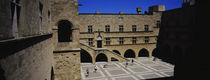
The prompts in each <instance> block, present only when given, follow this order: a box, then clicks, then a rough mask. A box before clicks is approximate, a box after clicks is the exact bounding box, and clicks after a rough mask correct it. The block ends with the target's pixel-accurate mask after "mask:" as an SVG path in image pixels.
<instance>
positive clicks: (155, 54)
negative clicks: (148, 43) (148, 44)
mask: <svg viewBox="0 0 210 80" xmlns="http://www.w3.org/2000/svg"><path fill="white" fill-rule="evenodd" d="M152 56H154V57H157V56H158V49H157V48H155V49H153V51H152Z"/></svg>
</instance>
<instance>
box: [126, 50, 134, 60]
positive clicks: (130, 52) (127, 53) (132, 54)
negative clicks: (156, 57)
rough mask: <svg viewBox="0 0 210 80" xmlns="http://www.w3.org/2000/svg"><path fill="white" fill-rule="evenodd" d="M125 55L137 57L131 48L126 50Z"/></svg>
mask: <svg viewBox="0 0 210 80" xmlns="http://www.w3.org/2000/svg"><path fill="white" fill-rule="evenodd" d="M124 57H125V58H135V52H134V51H133V50H131V49H128V50H126V51H125V54H124Z"/></svg>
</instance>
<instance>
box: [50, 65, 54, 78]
mask: <svg viewBox="0 0 210 80" xmlns="http://www.w3.org/2000/svg"><path fill="white" fill-rule="evenodd" d="M50 80H54V70H53V67H52V68H51V79H50Z"/></svg>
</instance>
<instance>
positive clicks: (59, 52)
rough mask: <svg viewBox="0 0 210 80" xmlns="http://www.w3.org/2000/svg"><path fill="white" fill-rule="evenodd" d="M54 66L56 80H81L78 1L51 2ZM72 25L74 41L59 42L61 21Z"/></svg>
mask: <svg viewBox="0 0 210 80" xmlns="http://www.w3.org/2000/svg"><path fill="white" fill-rule="evenodd" d="M51 14H52V15H51V17H52V18H51V25H52V28H53V34H54V35H53V44H54V49H53V50H54V66H55V79H56V80H80V79H81V73H80V49H79V48H80V45H79V27H80V23H79V16H78V1H77V0H51ZM62 20H65V21H68V22H70V23H71V24H72V26H71V27H72V28H71V31H72V32H71V33H72V36H71V37H72V41H68V42H58V37H59V35H58V32H59V28H58V25H59V21H62Z"/></svg>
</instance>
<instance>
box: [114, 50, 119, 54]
mask: <svg viewBox="0 0 210 80" xmlns="http://www.w3.org/2000/svg"><path fill="white" fill-rule="evenodd" d="M113 52H115V53H117V54H119V55H121V54H120V52H119V51H118V50H113Z"/></svg>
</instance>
